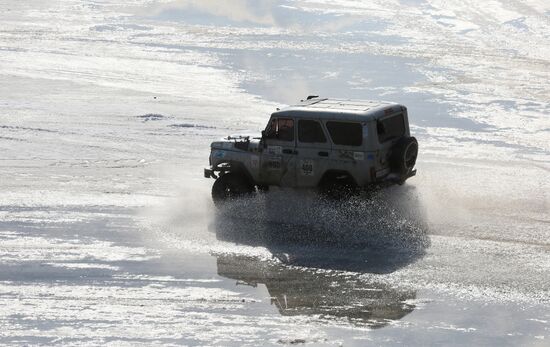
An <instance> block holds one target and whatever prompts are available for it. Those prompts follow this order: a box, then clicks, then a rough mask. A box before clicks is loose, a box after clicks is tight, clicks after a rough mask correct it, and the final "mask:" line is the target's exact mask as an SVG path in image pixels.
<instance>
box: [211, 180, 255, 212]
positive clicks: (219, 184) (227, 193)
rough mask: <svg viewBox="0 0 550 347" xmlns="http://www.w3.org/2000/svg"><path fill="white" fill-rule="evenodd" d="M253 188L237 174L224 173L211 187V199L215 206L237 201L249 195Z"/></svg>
mask: <svg viewBox="0 0 550 347" xmlns="http://www.w3.org/2000/svg"><path fill="white" fill-rule="evenodd" d="M253 191H254V186H253V185H252V184H250V183H249V182H248V180H247V179H246V177H244V176H243V175H239V174H237V173H226V174H225V175H222V176H220V177H218V178H217V179H216V181H215V182H214V185H213V186H212V199H213V200H214V203H215V204H216V205H219V204H221V203H223V202H225V201H227V200H232V199H237V198H240V197H243V196H245V195H248V194H251V193H252V192H253Z"/></svg>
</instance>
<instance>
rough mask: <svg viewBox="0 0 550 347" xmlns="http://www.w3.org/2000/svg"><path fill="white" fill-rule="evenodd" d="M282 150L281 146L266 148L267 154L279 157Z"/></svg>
mask: <svg viewBox="0 0 550 347" xmlns="http://www.w3.org/2000/svg"><path fill="white" fill-rule="evenodd" d="M282 151H283V148H282V147H281V146H267V154H269V155H281V153H282Z"/></svg>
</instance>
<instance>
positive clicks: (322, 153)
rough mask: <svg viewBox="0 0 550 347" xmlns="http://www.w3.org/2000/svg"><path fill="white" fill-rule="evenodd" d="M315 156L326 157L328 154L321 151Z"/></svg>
mask: <svg viewBox="0 0 550 347" xmlns="http://www.w3.org/2000/svg"><path fill="white" fill-rule="evenodd" d="M317 154H319V156H320V157H328V152H323V151H321V152H319V153H317Z"/></svg>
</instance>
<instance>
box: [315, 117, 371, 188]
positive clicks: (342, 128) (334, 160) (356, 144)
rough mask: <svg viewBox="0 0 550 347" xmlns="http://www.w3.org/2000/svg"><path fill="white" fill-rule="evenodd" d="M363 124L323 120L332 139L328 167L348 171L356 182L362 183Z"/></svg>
mask: <svg viewBox="0 0 550 347" xmlns="http://www.w3.org/2000/svg"><path fill="white" fill-rule="evenodd" d="M364 125H365V124H363V123H361V122H357V121H347V120H342V121H340V120H329V121H326V122H325V127H326V129H327V130H328V133H329V136H330V139H331V141H332V150H331V153H330V160H331V163H330V167H331V169H334V170H339V171H346V172H348V173H350V174H351V175H352V176H353V177H354V178H355V179H356V180H358V182H357V183H358V184H360V185H362V184H364V177H365V176H366V174H367V173H366V172H365V163H366V158H365V152H364V146H363V142H364V135H363V127H364Z"/></svg>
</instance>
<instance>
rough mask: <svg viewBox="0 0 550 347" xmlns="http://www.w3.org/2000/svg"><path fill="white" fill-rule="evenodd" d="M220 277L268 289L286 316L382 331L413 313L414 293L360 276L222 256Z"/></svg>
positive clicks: (219, 260) (247, 258)
mask: <svg viewBox="0 0 550 347" xmlns="http://www.w3.org/2000/svg"><path fill="white" fill-rule="evenodd" d="M217 265H218V274H219V275H220V276H223V277H226V278H230V279H234V280H236V281H237V285H250V286H254V287H256V286H257V285H259V284H264V285H265V286H266V288H267V290H268V292H269V296H270V297H271V304H272V305H274V306H275V307H277V310H278V311H279V313H280V314H281V315H284V316H295V315H309V316H317V317H319V318H320V319H323V320H332V321H334V320H336V321H338V320H341V321H344V322H350V323H352V324H353V325H357V326H367V327H369V328H381V327H384V326H386V325H388V324H389V323H390V322H391V321H393V320H398V319H401V318H403V317H404V316H406V315H407V314H409V313H411V312H412V311H413V310H414V309H415V305H414V304H413V303H412V302H411V301H412V300H414V299H415V298H416V292H415V291H413V290H399V289H394V288H391V287H390V286H388V285H385V284H381V283H374V282H367V281H365V280H361V279H360V278H359V277H358V276H350V275H349V274H348V275H343V274H334V273H332V272H322V271H321V272H320V271H312V270H311V269H304V268H296V267H291V266H287V265H284V264H281V263H274V262H270V261H260V260H258V259H256V258H251V257H246V256H236V255H218V256H217Z"/></svg>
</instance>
